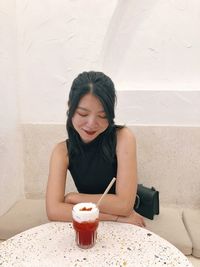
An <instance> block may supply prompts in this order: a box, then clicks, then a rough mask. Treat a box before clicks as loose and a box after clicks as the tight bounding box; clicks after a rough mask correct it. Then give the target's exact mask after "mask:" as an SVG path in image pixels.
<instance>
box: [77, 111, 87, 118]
mask: <svg viewBox="0 0 200 267" xmlns="http://www.w3.org/2000/svg"><path fill="white" fill-rule="evenodd" d="M77 114H78V115H79V116H81V117H87V116H88V114H87V113H82V112H77Z"/></svg>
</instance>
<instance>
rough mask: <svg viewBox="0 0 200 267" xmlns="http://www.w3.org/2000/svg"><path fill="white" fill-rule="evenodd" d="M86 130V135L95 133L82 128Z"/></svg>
mask: <svg viewBox="0 0 200 267" xmlns="http://www.w3.org/2000/svg"><path fill="white" fill-rule="evenodd" d="M84 131H85V132H86V134H88V135H93V134H95V133H96V131H87V130H84Z"/></svg>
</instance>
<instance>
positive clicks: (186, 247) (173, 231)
mask: <svg viewBox="0 0 200 267" xmlns="http://www.w3.org/2000/svg"><path fill="white" fill-rule="evenodd" d="M145 221H146V226H147V228H148V229H149V230H150V231H152V232H154V233H156V234H158V235H159V236H161V237H163V238H165V239H166V240H167V241H169V242H170V243H172V244H173V245H174V246H175V247H177V248H178V249H179V250H180V251H182V253H183V254H185V255H191V253H192V242H191V239H190V237H189V235H188V233H187V230H186V228H185V226H184V223H183V220H182V210H181V209H179V208H167V207H161V208H160V214H159V215H158V216H155V217H154V220H148V219H145Z"/></svg>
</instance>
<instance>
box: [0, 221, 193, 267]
mask: <svg viewBox="0 0 200 267" xmlns="http://www.w3.org/2000/svg"><path fill="white" fill-rule="evenodd" d="M0 266H1V267H2V266H3V267H5V266H9V267H11V266H20V267H24V266H42V267H46V266H48V267H51V266H58V267H60V266H65V267H71V266H74V267H79V266H81V267H88V266H90V267H98V266H101V267H104V266H121V267H127V266H130V267H134V266H135V267H140V266H142V267H153V266H157V267H159V266H170V267H173V266H176V267H179V266H180V267H186V266H187V267H188V266H190V267H191V266H192V265H191V264H190V263H189V261H188V259H187V258H186V257H185V256H184V255H183V254H182V253H181V252H180V251H179V250H178V249H177V248H175V247H174V246H173V245H172V244H170V243H169V242H168V241H166V240H164V239H163V238H161V237H159V236H157V235H156V234H154V233H152V232H150V231H148V230H146V229H143V228H140V227H138V226H134V225H131V224H123V223H116V222H100V224H99V228H98V237H97V243H96V244H95V246H94V247H93V248H90V249H87V250H84V249H80V248H78V247H77V246H76V244H75V233H74V229H73V227H72V224H71V223H61V222H51V223H47V224H43V225H41V226H38V227H35V228H32V229H29V230H27V231H25V232H23V233H20V234H18V235H16V236H14V237H12V238H10V239H8V240H7V241H5V242H3V243H1V245H0Z"/></svg>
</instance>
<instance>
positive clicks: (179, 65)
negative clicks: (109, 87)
mask: <svg viewBox="0 0 200 267" xmlns="http://www.w3.org/2000/svg"><path fill="white" fill-rule="evenodd" d="M199 28H200V1H199V0H141V1H138V0H126V1H123V0H119V1H118V4H117V6H116V9H115V11H114V14H113V16H112V19H111V22H110V26H109V29H108V30H109V31H108V34H107V35H106V38H105V42H104V57H103V60H104V68H105V70H106V71H108V72H109V73H110V74H111V75H112V76H113V77H114V78H115V79H116V80H117V82H118V84H119V87H120V89H121V90H122V89H126V90H133V89H137V90H138V89H139V90H141V89H143V90H200V49H199V47H200V38H199Z"/></svg>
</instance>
